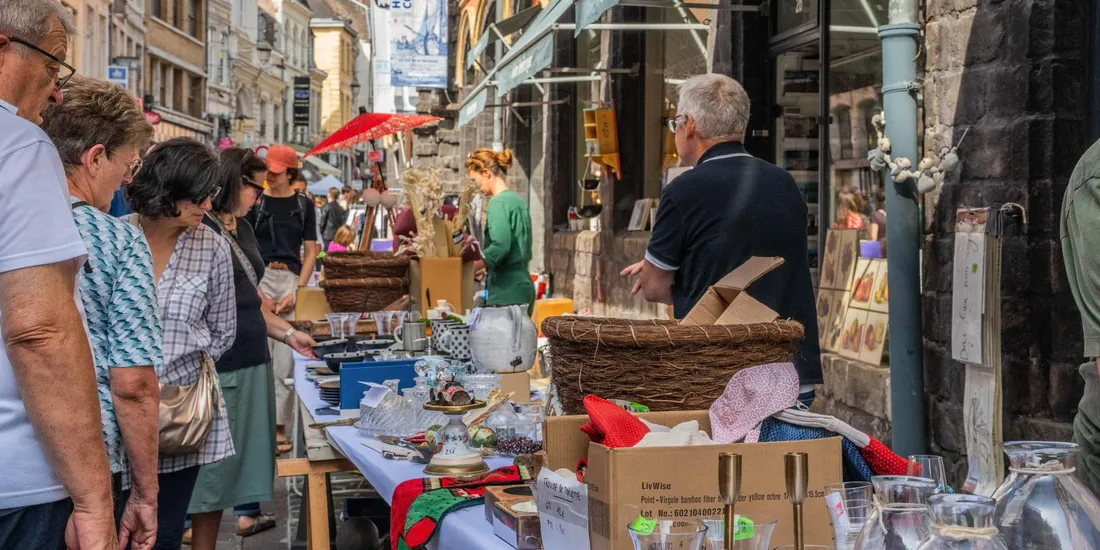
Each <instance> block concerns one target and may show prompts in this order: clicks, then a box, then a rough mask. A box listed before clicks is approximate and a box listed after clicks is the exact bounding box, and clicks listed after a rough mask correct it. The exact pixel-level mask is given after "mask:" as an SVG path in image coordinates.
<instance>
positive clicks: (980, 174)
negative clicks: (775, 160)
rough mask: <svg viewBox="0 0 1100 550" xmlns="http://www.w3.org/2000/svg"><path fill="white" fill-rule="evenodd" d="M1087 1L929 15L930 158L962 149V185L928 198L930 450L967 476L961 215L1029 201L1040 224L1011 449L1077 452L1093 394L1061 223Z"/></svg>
mask: <svg viewBox="0 0 1100 550" xmlns="http://www.w3.org/2000/svg"><path fill="white" fill-rule="evenodd" d="M1087 13H1088V1H1087V0H1036V1H1030V0H1028V1H1024V0H1004V1H998V0H952V1H947V0H932V1H930V2H929V3H928V7H927V13H926V20H927V26H926V29H925V31H926V44H925V49H926V51H927V58H926V63H925V69H926V77H925V80H924V124H925V135H924V148H925V151H926V154H932V153H936V152H938V151H939V149H940V147H941V146H942V145H944V144H947V143H950V142H953V141H958V139H959V138H960V136H961V135H962V131H963V130H964V129H965V128H970V131H969V134H968V135H967V137H966V141H965V142H964V143H963V145H962V147H961V149H960V156H961V157H962V160H963V165H962V168H961V170H960V173H959V174H957V175H954V176H952V177H951V178H949V181H948V182H946V183H945V185H944V187H943V189H942V191H941V192H940V193H939V196H936V197H928V198H927V199H926V200H927V204H926V206H925V208H926V224H927V225H928V227H927V228H926V240H925V249H924V269H925V277H924V284H923V288H924V294H923V306H924V313H923V317H924V360H925V385H926V390H927V395H928V417H929V418H928V420H929V422H928V425H929V432H930V433H929V442H930V450H931V451H932V452H934V453H937V454H941V455H943V456H944V457H945V458H947V459H948V461H949V462H950V464H949V465H948V470H949V472H951V473H952V474H953V475H952V479H951V480H950V481H951V482H953V483H956V484H957V483H958V482H959V481H960V480H961V479H963V477H964V472H965V469H966V462H965V459H966V457H965V451H966V445H965V432H964V430H963V429H962V426H963V409H962V403H963V396H962V392H963V391H964V368H963V366H962V365H961V364H960V363H958V362H956V361H953V360H952V359H951V353H950V341H951V319H950V311H951V284H952V275H951V273H952V261H951V260H952V255H953V242H954V234H953V232H954V213H955V210H956V208H959V207H961V206H964V205H965V206H973V207H979V206H990V207H999V206H1000V205H1002V204H1004V203H1005V202H1015V203H1018V204H1021V205H1023V206H1024V207H1025V208H1027V210H1028V221H1029V224H1028V226H1027V227H1026V228H1024V229H1023V230H1021V231H1019V232H1018V233H1017V234H1015V235H1012V236H1010V237H1008V238H1007V239H1006V240H1005V244H1004V273H1003V277H1002V281H1001V292H1002V296H1003V298H1002V301H1001V306H1002V310H1003V315H1002V319H1001V323H1002V329H1001V337H1002V340H1003V349H1002V360H1003V375H1004V386H1003V391H1004V398H1003V403H1004V408H1003V419H1004V421H1003V422H1004V438H1005V440H1013V439H1046V440H1068V439H1069V438H1070V437H1071V426H1070V424H1069V422H1070V421H1071V420H1072V417H1073V415H1074V413H1075V409H1076V406H1077V402H1078V400H1079V399H1080V396H1081V391H1082V385H1083V384H1082V381H1081V380H1080V377H1079V376H1078V374H1077V366H1078V364H1079V363H1081V361H1082V357H1081V355H1082V353H1081V328H1080V321H1079V318H1078V314H1077V312H1076V309H1075V307H1074V304H1073V299H1072V297H1071V295H1070V292H1069V289H1068V286H1067V283H1066V279H1065V269H1064V267H1063V263H1062V255H1061V250H1060V247H1059V242H1058V221H1059V220H1058V218H1059V209H1060V205H1061V200H1062V196H1063V194H1064V192H1065V188H1066V184H1067V181H1068V177H1069V175H1070V172H1071V171H1072V169H1073V166H1074V164H1075V162H1076V161H1077V159H1078V157H1079V156H1080V155H1081V153H1082V152H1083V151H1084V149H1085V148H1086V142H1085V139H1086V138H1085V136H1086V133H1087V125H1086V119H1085V116H1086V106H1087V104H1086V101H1087V93H1086V89H1087V88H1086V81H1085V75H1086V72H1087V71H1086V59H1087V53H1086V45H1087V27H1086V21H1087V17H1086V14H1087Z"/></svg>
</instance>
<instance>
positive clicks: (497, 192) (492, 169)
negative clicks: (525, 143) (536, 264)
mask: <svg viewBox="0 0 1100 550" xmlns="http://www.w3.org/2000/svg"><path fill="white" fill-rule="evenodd" d="M511 166H512V152H511V151H509V150H505V151H504V152H502V153H496V152H494V151H493V150H491V149H478V150H477V151H474V152H473V154H471V155H470V157H469V158H467V159H466V175H467V176H469V177H470V178H471V179H473V180H474V181H476V182H477V183H478V185H480V186H481V194H482V195H485V196H486V197H489V206H488V208H487V209H486V211H487V212H486V214H487V217H488V219H487V221H486V223H485V239H484V242H483V243H481V244H482V247H481V248H482V250H481V257H482V259H483V261H484V262H485V268H486V270H487V272H488V273H487V278H486V283H485V286H486V288H487V289H488V291H489V296H488V298H487V299H486V304H487V305H491V306H496V305H509V304H526V305H527V310H528V313H530V312H531V311H532V310H533V309H534V307H535V285H534V283H532V282H531V274H530V272H529V271H528V270H527V264H528V263H530V262H531V213H530V211H528V209H527V203H526V202H523V199H521V198H520V197H519V195H517V194H516V193H515V191H512V190H511V189H509V188H508V184H507V183H505V182H504V178H505V176H507V175H508V168H510V167H511Z"/></svg>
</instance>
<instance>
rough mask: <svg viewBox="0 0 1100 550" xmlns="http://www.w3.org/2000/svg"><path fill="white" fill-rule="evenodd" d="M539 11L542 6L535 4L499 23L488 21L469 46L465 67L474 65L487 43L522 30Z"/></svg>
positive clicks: (487, 45)
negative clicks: (475, 40)
mask: <svg viewBox="0 0 1100 550" xmlns="http://www.w3.org/2000/svg"><path fill="white" fill-rule="evenodd" d="M540 12H542V6H541V5H539V4H535V5H534V6H531V7H529V8H527V9H525V10H523V11H521V12H519V13H517V14H515V15H513V16H512V17H509V18H508V19H505V20H503V21H501V22H500V23H490V24H489V27H488V28H487V29H485V32H483V33H481V38H478V39H477V42H474V45H473V46H472V47H470V51H469V52H468V53H467V54H466V68H467V69H469V68H470V67H473V66H474V62H476V61H477V59H478V58H479V57H481V54H482V53H484V52H485V50H486V49H487V48H488V47H489V44H492V43H493V42H494V41H495V40H499V39H500V37H501V36H509V35H512V34H515V33H517V32H519V31H521V30H523V28H524V27H526V26H527V24H528V23H530V22H531V20H532V19H534V18H535V16H537V15H538V14H539V13H540ZM498 34H499V36H498ZM506 47H507V46H506Z"/></svg>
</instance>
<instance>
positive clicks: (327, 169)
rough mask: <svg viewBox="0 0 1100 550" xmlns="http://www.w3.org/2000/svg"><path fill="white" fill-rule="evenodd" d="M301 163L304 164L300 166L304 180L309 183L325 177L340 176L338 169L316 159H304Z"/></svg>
mask: <svg viewBox="0 0 1100 550" xmlns="http://www.w3.org/2000/svg"><path fill="white" fill-rule="evenodd" d="M302 161H303V163H304V164H305V165H303V166H302V173H303V174H305V176H306V180H307V181H309V182H316V181H319V180H321V178H323V177H325V176H339V175H340V169H339V168H337V167H335V166H333V165H331V164H329V163H327V162H325V161H323V160H321V159H320V158H318V157H305V158H303V159H302ZM306 165H308V166H306Z"/></svg>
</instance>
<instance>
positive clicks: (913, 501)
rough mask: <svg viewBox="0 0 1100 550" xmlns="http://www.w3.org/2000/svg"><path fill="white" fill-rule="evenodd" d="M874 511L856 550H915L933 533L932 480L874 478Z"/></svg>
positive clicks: (898, 477) (862, 531)
mask: <svg viewBox="0 0 1100 550" xmlns="http://www.w3.org/2000/svg"><path fill="white" fill-rule="evenodd" d="M871 485H873V486H874V488H875V503H876V506H875V507H874V508H875V509H874V510H873V511H872V512H871V513H870V514H869V515H868V516H867V521H866V523H864V524H863V529H862V530H861V531H860V532H859V538H857V539H856V550H916V548H917V547H918V546H920V543H921V541H923V540H924V539H925V537H927V536H928V534H929V532H930V526H929V523H930V520H929V516H928V497H930V496H932V495H933V494H934V493H935V492H936V487H937V484H936V482H935V481H932V480H931V479H927V478H923V477H911V476H875V477H872V478H871Z"/></svg>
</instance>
